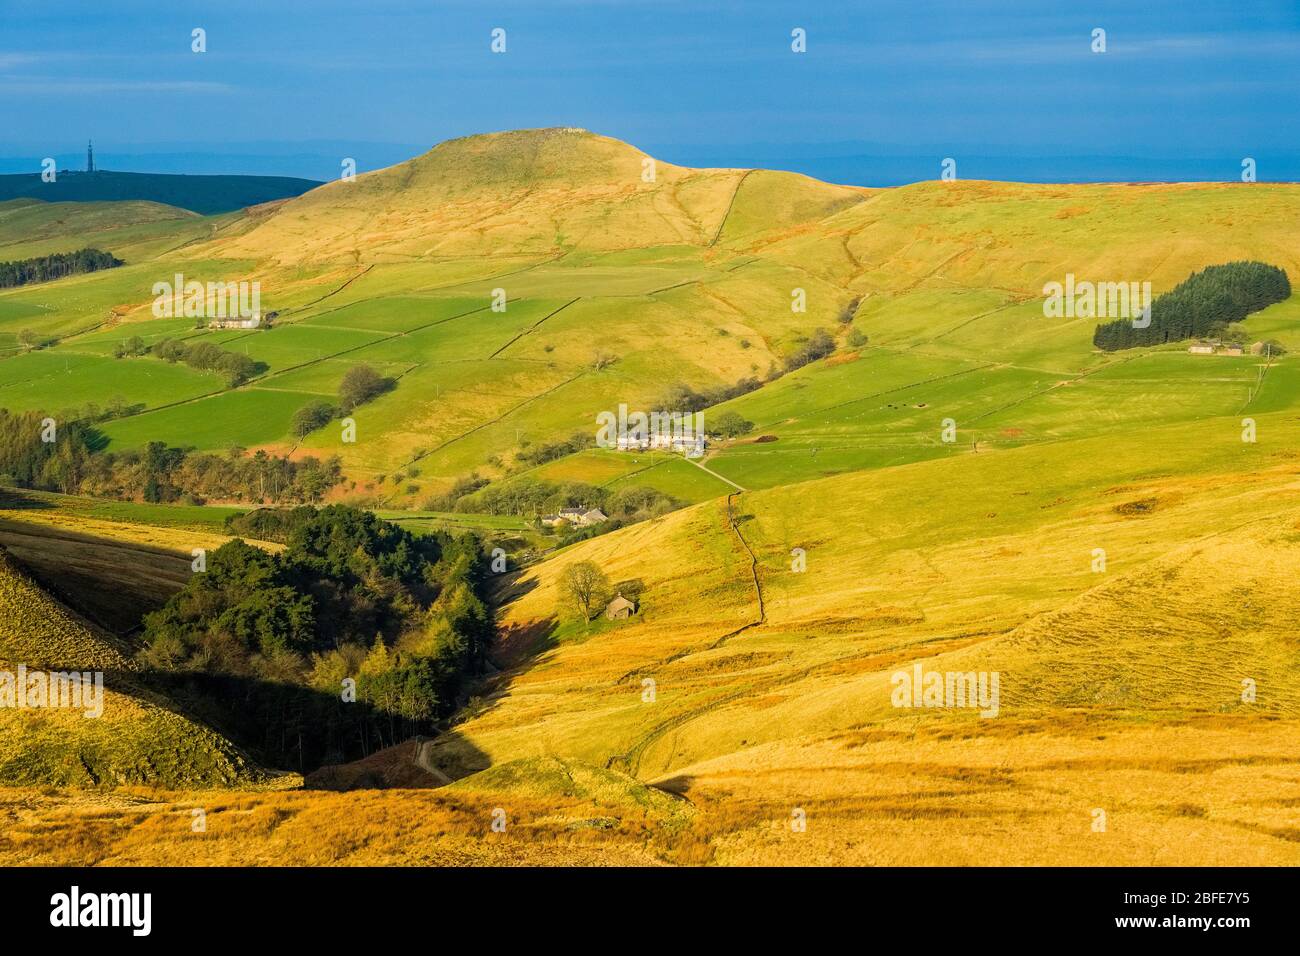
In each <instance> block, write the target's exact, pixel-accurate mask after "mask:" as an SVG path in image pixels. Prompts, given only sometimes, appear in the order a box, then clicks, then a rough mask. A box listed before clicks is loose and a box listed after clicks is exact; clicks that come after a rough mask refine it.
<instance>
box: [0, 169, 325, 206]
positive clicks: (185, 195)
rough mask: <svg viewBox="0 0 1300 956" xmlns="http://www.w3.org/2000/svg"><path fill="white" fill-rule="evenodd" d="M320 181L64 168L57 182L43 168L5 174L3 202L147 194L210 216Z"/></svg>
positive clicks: (295, 191) (97, 199)
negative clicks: (44, 176)
mask: <svg viewBox="0 0 1300 956" xmlns="http://www.w3.org/2000/svg"><path fill="white" fill-rule="evenodd" d="M319 185H321V184H320V183H319V182H317V181H315V180H313V179H294V178H292V177H288V176H173V175H167V174H163V173H116V172H111V171H105V170H100V171H98V172H94V173H83V172H69V171H61V172H60V173H59V174H58V177H57V179H56V180H55V182H52V183H47V182H43V181H42V180H41V177H40V174H39V173H20V174H16V175H10V176H0V202H4V201H5V200H9V199H25V198H26V199H44V200H46V201H47V202H106V201H117V200H124V199H136V200H139V199H143V200H149V201H152V202H159V203H165V204H166V205H168V206H178V207H180V208H181V209H188V210H190V211H192V212H197V213H202V214H203V215H211V214H213V213H219V212H231V211H232V210H235V209H242V208H244V207H245V206H255V205H257V204H258V203H264V202H270V201H272V200H274V199H288V198H291V197H293V196H301V195H302V194H303V193H305V192H307V190H309V189H315V188H316V187H317V186H319Z"/></svg>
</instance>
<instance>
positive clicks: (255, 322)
mask: <svg viewBox="0 0 1300 956" xmlns="http://www.w3.org/2000/svg"><path fill="white" fill-rule="evenodd" d="M261 325H262V314H261V313H260V312H255V313H254V314H253V315H252V316H249V317H247V318H241V317H239V316H235V317H233V318H229V319H213V320H211V321H210V322H209V323H208V328H210V329H256V328H259V327H261Z"/></svg>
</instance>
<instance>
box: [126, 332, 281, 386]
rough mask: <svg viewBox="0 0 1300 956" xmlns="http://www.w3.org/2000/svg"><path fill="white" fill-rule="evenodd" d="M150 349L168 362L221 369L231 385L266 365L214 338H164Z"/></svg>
mask: <svg viewBox="0 0 1300 956" xmlns="http://www.w3.org/2000/svg"><path fill="white" fill-rule="evenodd" d="M130 348H131V344H130V343H128V344H127V348H126V350H125V352H124V354H127V355H129V354H133V353H132V352H131V351H130ZM149 351H150V352H152V353H153V354H154V355H155V356H157V357H158V358H160V359H162V360H163V361H165V362H172V363H175V362H184V363H185V364H186V365H188V366H189V367H190V368H193V369H198V370H199V371H200V372H220V373H221V374H223V375H225V376H226V383H227V384H228V385H229V386H230V387H231V388H234V387H235V386H236V385H243V384H244V383H245V382H247V381H248V380H249V379H250V378H252V377H253V376H254V375H256V374H258V373H259V372H262V371H264V370H265V369H266V366H265V365H263V364H261V363H259V362H255V361H253V360H252V359H251V358H249V357H248V356H247V355H245V354H244V353H243V352H230V351H227V350H226V349H223V348H218V347H217V346H215V345H213V344H212V343H211V342H196V343H195V344H193V345H190V344H187V343H185V342H182V341H181V340H180V339H162V340H160V341H158V342H156V343H154V345H153V346H152V347H151V348H150V349H149ZM134 354H139V353H134Z"/></svg>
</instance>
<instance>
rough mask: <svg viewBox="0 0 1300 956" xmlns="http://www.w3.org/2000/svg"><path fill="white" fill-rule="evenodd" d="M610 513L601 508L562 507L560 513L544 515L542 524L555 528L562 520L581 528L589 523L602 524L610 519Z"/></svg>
mask: <svg viewBox="0 0 1300 956" xmlns="http://www.w3.org/2000/svg"><path fill="white" fill-rule="evenodd" d="M608 520H609V515H607V514H605V512H603V511H601V510H600V509H599V508H592V509H591V510H590V511H584V510H583V509H582V508H562V509H560V513H559V514H553V515H542V524H544V525H546V526H547V527H548V528H553V527H555V526H556V525H557V524H559V523H560V522H561V521H564V522H567V523H568V524H571V525H576V526H577V527H580V528H585V527H587V526H588V525H593V524H600V523H601V522H602V521H608Z"/></svg>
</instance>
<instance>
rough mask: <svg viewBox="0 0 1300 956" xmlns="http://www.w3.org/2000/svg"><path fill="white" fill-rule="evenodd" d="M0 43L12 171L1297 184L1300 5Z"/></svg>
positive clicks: (421, 21) (360, 0) (112, 30)
mask: <svg viewBox="0 0 1300 956" xmlns="http://www.w3.org/2000/svg"><path fill="white" fill-rule="evenodd" d="M0 24H2V27H3V28H2V29H0V169H2V170H3V171H8V172H12V171H18V170H19V169H23V170H28V169H30V170H35V169H36V168H38V164H39V160H40V158H41V157H43V156H49V155H53V156H58V157H60V158H61V159H62V158H64V157H69V161H71V160H70V157H72V156H74V155H75V154H76V153H77V152H79V151H81V150H84V143H85V140H86V138H87V137H93V138H94V139H95V141H96V146H97V152H98V153H99V156H100V161H101V165H105V166H108V167H111V168H118V169H126V168H134V169H140V168H146V167H153V168H157V169H165V170H168V171H182V170H185V169H189V171H194V172H213V171H229V172H279V173H283V174H296V175H307V176H314V177H318V178H324V177H327V176H331V175H337V171H338V160H339V158H341V156H344V155H353V156H355V157H356V158H357V160H358V163H359V165H360V166H361V168H363V169H365V168H374V167H376V166H382V165H386V164H388V163H391V162H394V161H397V160H400V159H402V158H404V157H405V156H407V155H410V154H411V153H413V152H417V151H420V150H423V149H427V148H429V147H430V146H431V145H433V144H435V143H437V142H439V141H440V140H443V139H446V138H449V137H453V136H462V135H466V134H470V133H476V132H485V131H490V130H500V129H512V128H520V127H533V126H556V125H563V126H583V127H586V128H588V129H591V130H595V131H597V132H601V133H606V134H608V135H611V136H616V137H618V138H620V139H624V140H627V141H629V142H632V143H634V144H636V145H637V146H640V147H641V148H643V149H646V150H648V151H650V152H652V153H654V154H656V155H658V156H660V157H662V158H664V159H666V160H670V161H673V162H680V163H685V164H691V165H732V166H749V165H761V166H775V167H780V168H791V169H799V170H802V171H806V172H810V173H812V174H813V175H821V176H823V177H824V178H829V179H837V180H839V181H844V182H865V183H871V184H880V185H886V184H890V183H892V182H902V181H910V180H915V179H926V178H934V177H936V176H937V175H938V169H939V162H940V161H941V159H942V158H943V157H947V156H951V157H954V158H956V159H957V160H958V171H959V174H960V175H962V176H963V177H965V178H971V177H988V178H1019V179H1031V180H1039V181H1056V180H1068V181H1076V180H1083V179H1115V178H1133V179H1187V178H1196V179H1234V178H1237V177H1238V175H1239V170H1240V163H1241V159H1242V158H1243V157H1246V156H1251V157H1253V158H1255V159H1256V161H1257V163H1258V169H1259V178H1260V179H1263V180H1268V179H1300V123H1297V122H1296V119H1297V107H1298V106H1300V102H1298V97H1300V2H1297V0H1285V2H1272V0H1253V2H1240V0H1237V2H1232V3H1227V2H1219V0H1200V2H1197V3H1194V4H1193V3H1190V2H1187V0H1183V2H1164V0H1143V2H1140V3H1134V2H1132V0H1127V2H1122V3H1120V2H1101V3H1089V2H1056V3H1048V2H1035V0H1017V2H980V0H956V2H937V0H936V2H928V3H927V2H924V0H907V2H870V0H860V2H856V3H841V2H821V3H818V2H798V3H790V2H769V0H746V2H727V3H717V2H708V0H699V2H679V0H644V2H641V0H567V2H566V0H552V2H547V0H519V2H513V0H512V2H497V3H494V2H489V0H416V2H399V0H350V2H338V0H313V2H310V3H306V2H297V0H258V2H248V0H224V2H220V3H204V2H185V3H177V2H172V3H164V2H151V3H144V2H135V0H113V2H102V0H100V2H94V3H82V2H75V0H74V2H59V3H49V2H48V0H39V2H28V0H0ZM194 27H202V28H204V29H205V30H206V31H207V44H208V51H207V52H206V53H203V54H195V53H192V52H191V51H190V45H191V40H190V37H191V30H192V29H193V28H194ZM495 27H501V28H504V29H505V30H506V44H507V52H506V53H504V54H493V53H492V52H491V50H490V46H489V45H490V40H491V37H490V33H491V31H492V29H493V28H495ZM795 27H802V28H803V29H805V30H806V31H807V38H808V41H807V42H808V50H807V52H806V53H803V54H795V53H793V52H792V51H791V49H790V43H791V38H790V31H791V30H792V29H793V28H795ZM1095 28H1101V29H1104V30H1105V31H1106V44H1107V51H1106V52H1105V53H1101V54H1098V53H1093V52H1092V50H1091V48H1090V47H1091V43H1092V31H1093V30H1094V29H1095ZM24 164H28V165H24Z"/></svg>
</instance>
